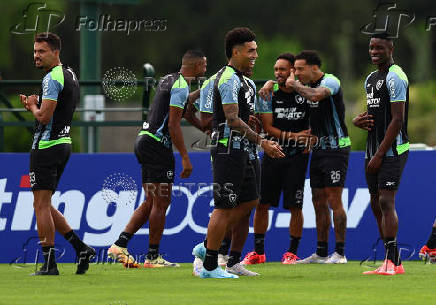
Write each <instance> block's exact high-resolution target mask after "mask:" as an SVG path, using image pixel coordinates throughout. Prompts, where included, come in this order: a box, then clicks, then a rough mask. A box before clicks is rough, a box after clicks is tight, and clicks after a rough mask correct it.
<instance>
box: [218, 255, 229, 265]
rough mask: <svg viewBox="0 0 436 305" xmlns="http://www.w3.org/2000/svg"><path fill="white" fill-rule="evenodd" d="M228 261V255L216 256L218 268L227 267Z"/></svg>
mask: <svg viewBox="0 0 436 305" xmlns="http://www.w3.org/2000/svg"><path fill="white" fill-rule="evenodd" d="M228 261H229V256H228V255H222V254H218V265H219V266H225V265H227V262H228Z"/></svg>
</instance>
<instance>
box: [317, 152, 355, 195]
mask: <svg viewBox="0 0 436 305" xmlns="http://www.w3.org/2000/svg"><path fill="white" fill-rule="evenodd" d="M349 157H350V148H341V149H335V150H317V151H314V152H313V153H312V159H311V160H310V187H311V188H325V187H344V184H345V178H346V176H347V170H348V159H349Z"/></svg>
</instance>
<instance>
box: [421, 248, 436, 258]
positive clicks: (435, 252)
mask: <svg viewBox="0 0 436 305" xmlns="http://www.w3.org/2000/svg"><path fill="white" fill-rule="evenodd" d="M427 257H428V258H436V248H435V249H431V248H429V247H427V245H424V246H423V247H422V248H421V250H419V258H420V259H422V260H425V259H427Z"/></svg>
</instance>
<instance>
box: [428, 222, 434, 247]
mask: <svg viewBox="0 0 436 305" xmlns="http://www.w3.org/2000/svg"><path fill="white" fill-rule="evenodd" d="M427 247H429V248H430V249H434V248H436V227H433V230H432V231H431V235H430V238H429V239H428V241H427Z"/></svg>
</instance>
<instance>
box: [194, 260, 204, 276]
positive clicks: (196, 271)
mask: <svg viewBox="0 0 436 305" xmlns="http://www.w3.org/2000/svg"><path fill="white" fill-rule="evenodd" d="M192 267H193V268H192V275H193V276H200V273H201V270H203V261H202V260H201V259H199V258H198V257H195V259H194V262H193V263H192Z"/></svg>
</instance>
